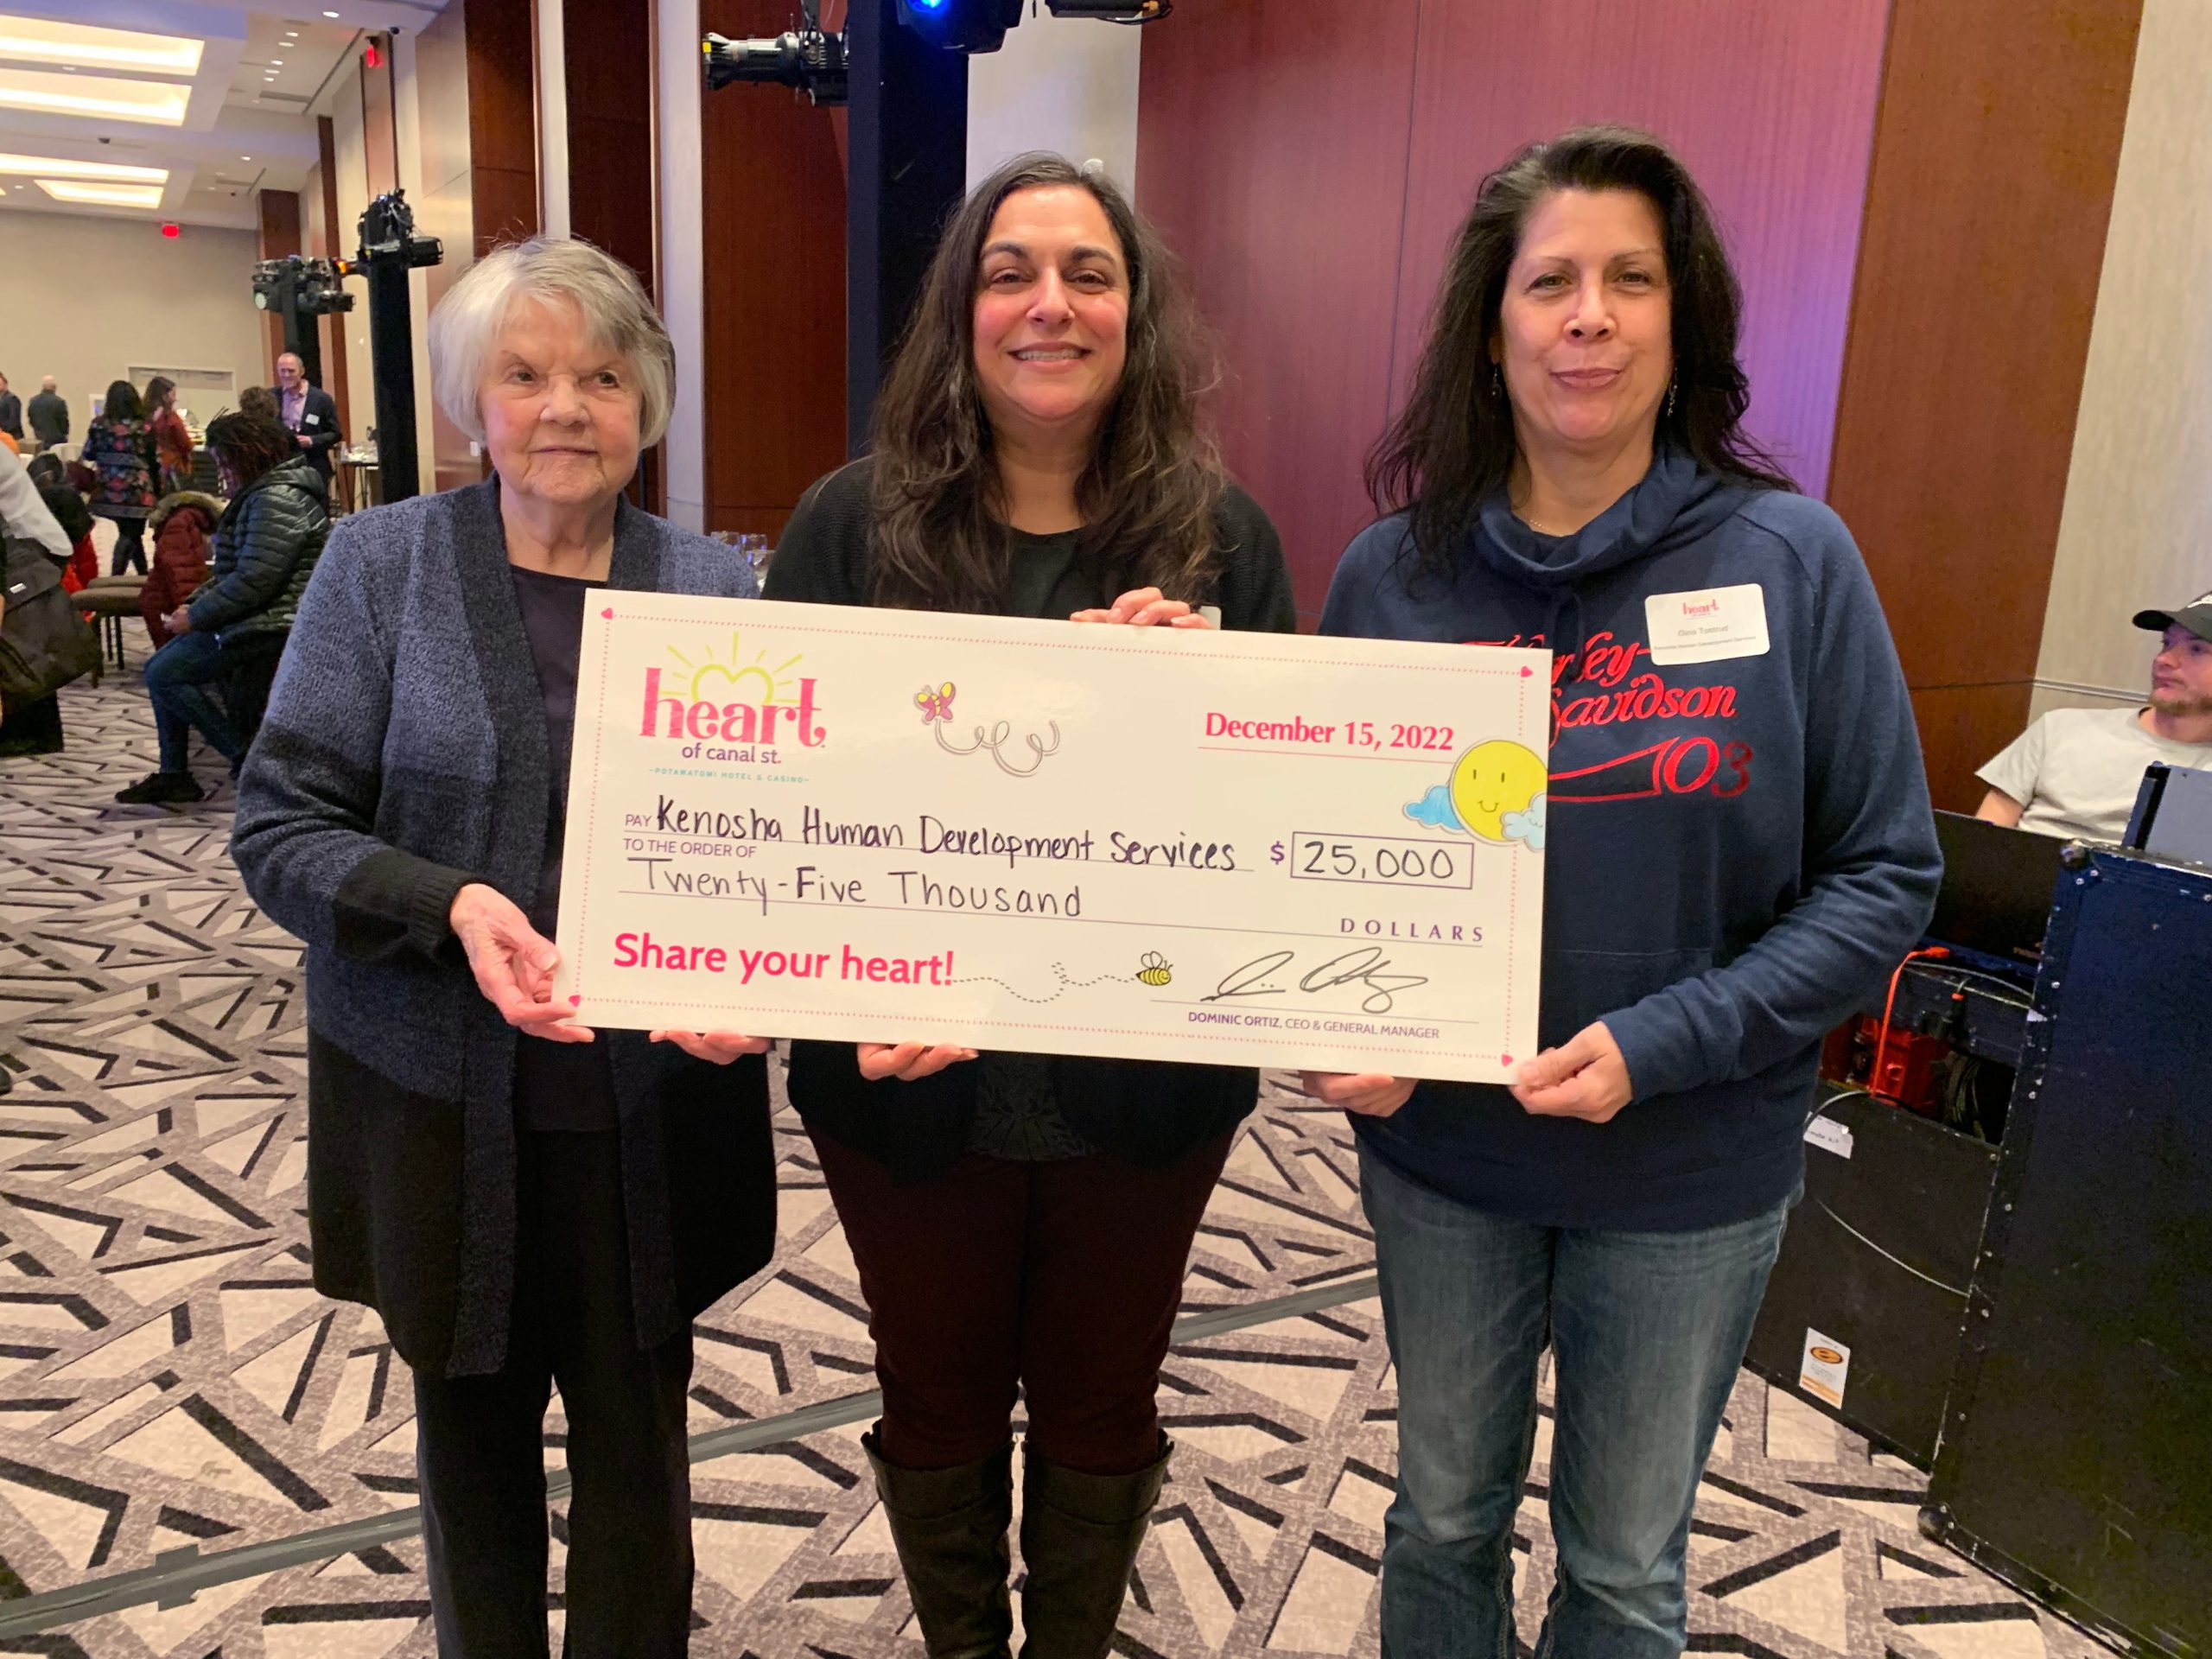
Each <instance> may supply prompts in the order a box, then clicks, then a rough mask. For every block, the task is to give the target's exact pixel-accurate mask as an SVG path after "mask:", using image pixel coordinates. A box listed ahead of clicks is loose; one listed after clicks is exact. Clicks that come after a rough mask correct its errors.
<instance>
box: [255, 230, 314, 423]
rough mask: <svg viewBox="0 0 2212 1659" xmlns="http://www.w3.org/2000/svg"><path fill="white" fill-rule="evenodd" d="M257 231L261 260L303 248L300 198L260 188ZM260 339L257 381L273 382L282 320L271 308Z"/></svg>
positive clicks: (282, 331)
mask: <svg viewBox="0 0 2212 1659" xmlns="http://www.w3.org/2000/svg"><path fill="white" fill-rule="evenodd" d="M254 204H255V209H256V213H257V220H258V226H259V232H260V234H259V236H258V238H257V248H256V253H255V257H257V258H261V259H283V258H286V257H289V256H290V255H292V254H296V253H304V252H306V251H307V248H306V245H305V244H304V243H303V242H302V240H301V237H300V198H299V196H298V195H297V194H296V193H295V192H293V191H289V190H264V191H263V192H261V194H259V195H257V196H256V197H255V198H254ZM261 333H262V341H263V351H262V358H263V362H262V365H261V367H262V372H263V373H264V375H266V376H267V377H268V378H266V379H264V381H263V382H262V383H261V384H262V385H264V386H273V385H276V384H277V354H278V353H281V352H283V349H284V320H283V318H282V317H280V316H278V315H277V314H276V313H275V312H274V311H269V312H264V313H263V315H262V319H261Z"/></svg>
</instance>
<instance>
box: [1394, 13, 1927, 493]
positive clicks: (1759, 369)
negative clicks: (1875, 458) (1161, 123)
mask: <svg viewBox="0 0 2212 1659" xmlns="http://www.w3.org/2000/svg"><path fill="white" fill-rule="evenodd" d="M1888 12H1889V0H1825V3H1822V4H1820V5H1783V6H1777V5H1774V4H1771V3H1770V0H1664V3H1658V4H1655V3H1652V0H1554V3H1551V4H1548V5H1544V6H1537V7H1531V8H1522V7H1517V6H1515V7H1507V6H1503V5H1494V4H1482V5H1468V4H1464V3H1453V0H1424V4H1423V6H1422V10H1421V70H1420V79H1419V83H1418V85H1417V86H1416V89H1415V92H1414V142H1413V149H1412V155H1413V163H1412V167H1411V168H1410V171H1409V175H1408V179H1407V183H1406V236H1405V259H1404V264H1403V274H1402V281H1401V282H1400V284H1399V288H1398V334H1397V340H1398V352H1397V362H1398V374H1397V377H1396V381H1395V384H1394V385H1393V387H1392V393H1393V397H1394V399H1395V397H1401V396H1402V395H1403V392H1404V389H1405V383H1406V379H1407V377H1408V372H1409V369H1410V366H1411V365H1412V363H1413V362H1414V359H1415V357H1416V356H1417V354H1418V353H1419V351H1420V341H1421V337H1422V335H1423V334H1424V333H1425V331H1426V325H1427V313H1428V308H1429V306H1430V304H1431V302H1433V298H1434V296H1435V289H1436V283H1437V279H1438V277H1439V276H1440V273H1441V271H1442V270H1443V267H1444V260H1445V256H1446V251H1447V249H1448V247H1449V245H1450V242H1451V239H1452V236H1453V234H1454V233H1455V232H1457V231H1458V229H1459V224H1460V222H1461V220H1462V219H1465V215H1466V212H1467V208H1468V207H1469V206H1470V205H1471V203H1472V201H1473V200H1474V194H1475V188H1476V186H1477V184H1478V182H1479V181H1481V179H1482V177H1483V175H1484V174H1486V173H1488V172H1489V171H1490V170H1491V169H1492V168H1496V167H1497V165H1499V163H1501V162H1503V161H1504V160H1505V159H1506V158H1507V157H1508V156H1510V155H1511V154H1512V153H1513V152H1514V151H1515V150H1516V149H1519V148H1520V147H1521V146H1522V144H1523V143H1528V142H1529V141H1530V140H1532V139H1538V138H1548V137H1553V136H1554V135H1556V134H1558V133H1560V132H1562V131H1565V130H1567V128H1569V127H1573V126H1580V125H1582V124H1586V123H1588V122H1594V121H1618V122H1625V123H1627V124H1630V125H1632V126H1640V127H1644V128H1648V129H1649V130H1651V131H1653V132H1656V134H1658V136H1659V137H1662V139H1664V140H1665V141H1666V142H1667V143H1669V145H1671V146H1672V147H1673V148H1674V149H1675V151H1676V152H1677V153H1678V154H1679V155H1681V157H1682V159H1683V160H1684V161H1685V162H1687V163H1688V166H1689V168H1690V170H1691V172H1692V173H1693V174H1694V175H1696V177H1697V180H1698V182H1699V183H1700V186H1702V187H1703V188H1704V190H1705V192H1706V194H1707V197H1708V198H1709V199H1710V200H1711V201H1712V202H1713V207H1714V210H1715V212H1716V213H1718V214H1719V218H1720V221H1721V226H1722V232H1723V235H1724V237H1725V238H1726V242H1727V246H1728V251H1729V257H1730V259H1731V261H1732V263H1733V264H1734V265H1735V267H1736V273H1737V276H1738V278H1739V279H1740V280H1741V281H1742V283H1743V285H1744V290H1745V330H1744V339H1743V344H1742V349H1741V357H1742V360H1743V364H1744V368H1745V373H1746V374H1748V375H1749V376H1750V378H1751V413H1750V416H1749V417H1748V420H1747V424H1748V425H1749V427H1750V428H1751V430H1752V431H1753V432H1754V433H1755V434H1756V435H1758V436H1759V437H1760V438H1762V439H1763V440H1764V441H1765V442H1768V443H1769V444H1770V445H1773V446H1774V447H1776V448H1777V450H1778V451H1779V452H1780V453H1781V454H1782V455H1783V460H1784V461H1785V463H1786V464H1787V465H1788V466H1789V470H1790V471H1791V473H1792V474H1794V475H1795V476H1796V479H1797V480H1798V481H1799V483H1800V484H1801V485H1802V486H1803V487H1804V488H1806V489H1807V490H1808V491H1811V492H1812V493H1815V494H1818V493H1821V489H1822V488H1823V486H1825V485H1826V483H1827V470H1828V451H1829V446H1830V442H1831V438H1832V435H1833V430H1834V418H1835V400H1836V386H1837V384H1838V380H1839V378H1840V373H1841V370H1842V365H1843V355H1844V334H1845V328H1846V323H1847V318H1848V315H1849V311H1850V305H1851V292H1852V270H1853V263H1854V260H1855V258H1856V256H1857V251H1858V226H1859V207H1860V204H1861V202H1862V201H1863V200H1864V198H1865V195H1866V166H1867V158H1868V156H1869V153H1870V151H1871V149H1872V139H1873V131H1874V109H1875V101H1876V96H1877V92H1878V87H1879V85H1880V79H1881V66H1882V45H1883V32H1884V26H1885V21H1886V19H1887V16H1888Z"/></svg>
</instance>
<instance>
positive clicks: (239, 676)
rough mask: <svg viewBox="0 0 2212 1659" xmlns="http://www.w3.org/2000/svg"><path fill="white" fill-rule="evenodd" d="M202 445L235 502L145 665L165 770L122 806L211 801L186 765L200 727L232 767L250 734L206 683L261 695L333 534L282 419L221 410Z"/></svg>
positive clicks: (317, 485)
mask: <svg viewBox="0 0 2212 1659" xmlns="http://www.w3.org/2000/svg"><path fill="white" fill-rule="evenodd" d="M207 448H208V450H209V451H210V453H212V454H213V455H214V457H215V465H216V467H217V468H218V470H219V472H220V473H221V474H222V479H223V489H224V491H225V493H226V494H227V495H228V496H229V497H230V505H229V506H228V507H226V508H225V509H224V511H223V517H222V519H221V521H220V522H219V524H217V525H216V526H215V535H214V540H213V545H212V546H211V548H210V549H209V555H210V556H209V560H208V576H207V581H206V582H203V583H202V584H201V585H200V588H198V589H197V590H196V591H195V592H194V594H193V595H192V597H191V598H190V599H189V600H188V601H186V602H185V603H184V604H182V605H180V606H178V607H177V608H176V609H175V611H173V612H171V613H169V615H168V617H167V618H165V619H164V621H165V622H166V625H167V626H168V629H169V631H170V632H172V633H174V634H175V635H176V636H177V637H176V638H175V639H171V640H170V641H169V642H168V644H167V645H163V646H162V648H161V649H160V650H159V651H157V652H155V653H154V656H153V658H152V660H151V661H149V663H148V664H146V695H147V696H149V698H151V699H152V701H153V704H154V721H155V726H156V729H157V731H158V732H159V734H160V739H161V770H160V771H158V772H154V773H153V774H151V775H150V776H149V777H146V778H143V779H140V780H139V781H138V782H137V783H135V784H133V785H130V788H128V789H124V790H120V791H118V792H117V794H116V799H117V800H118V801H120V802H122V803H124V804H125V805H131V806H138V805H149V804H163V805H166V804H181V803H184V802H188V801H196V800H200V799H201V798H203V797H205V795H206V794H207V791H206V790H205V789H203V788H201V787H200V782H199V780H198V779H195V778H194V777H193V775H192V771H191V767H190V766H189V765H188V751H189V748H190V745H191V737H192V729H193V728H194V727H197V728H199V730H200V734H201V735H202V736H204V737H205V738H206V739H207V741H208V743H209V745H210V746H211V747H213V748H214V749H215V751H216V752H217V753H219V754H220V755H222V757H223V758H224V759H225V760H228V761H229V762H230V763H231V769H232V772H233V773H235V772H237V770H238V764H239V762H240V761H241V760H244V759H245V751H246V746H247V745H248V744H249V743H250V742H251V741H252V736H253V734H252V733H251V731H250V730H245V729H242V728H241V727H240V725H239V722H238V719H237V714H238V710H237V709H234V708H232V707H231V706H228V705H227V704H226V702H219V701H218V700H217V698H216V697H215V696H213V694H212V692H211V690H210V688H211V687H212V686H216V685H219V684H223V683H231V684H232V685H238V684H240V683H244V684H245V688H246V691H247V697H246V700H247V701H250V702H258V701H259V698H258V696H254V695H253V689H252V688H253V686H254V685H255V684H256V683H257V685H258V687H259V690H260V692H261V694H262V695H265V694H266V689H267V683H268V679H269V677H270V675H271V674H273V673H274V671H275V670H276V665H277V658H278V656H279V655H280V654H281V653H282V652H283V649H284V641H285V639H287V637H289V634H290V632H291V629H292V619H293V618H294V617H295V616H296V615H297V614H298V613H299V608H300V596H301V595H302V594H304V593H305V592H306V591H307V586H308V576H309V575H311V574H313V572H314V569H315V560H316V559H317V558H319V557H320V556H321V553H322V543H323V540H324V538H325V537H327V536H328V535H329V533H330V508H329V505H328V500H327V495H326V493H325V492H324V489H323V484H322V475H321V474H320V473H318V472H317V471H316V470H315V464H314V462H313V461H310V460H309V459H308V456H307V455H305V454H302V452H301V450H300V446H299V444H298V442H297V441H296V439H295V438H294V437H293V435H292V434H291V433H290V432H289V431H287V430H286V429H284V427H283V425H282V424H281V423H277V422H275V421H269V420H264V419H262V418H259V417H257V416H251V415H244V414H238V415H219V416H216V417H215V418H214V419H213V421H211V422H209V423H208V426H207Z"/></svg>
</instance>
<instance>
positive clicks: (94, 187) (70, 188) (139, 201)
mask: <svg viewBox="0 0 2212 1659" xmlns="http://www.w3.org/2000/svg"><path fill="white" fill-rule="evenodd" d="M37 182H38V188H40V189H41V190H43V191H45V192H46V194H48V195H49V196H52V197H53V198H54V200H56V201H73V202H77V203H79V204H81V205H83V206H86V207H160V206H161V205H162V192H161V188H160V187H159V186H157V185H151V184H73V183H70V182H68V181H66V180H62V179H41V180H39V181H37Z"/></svg>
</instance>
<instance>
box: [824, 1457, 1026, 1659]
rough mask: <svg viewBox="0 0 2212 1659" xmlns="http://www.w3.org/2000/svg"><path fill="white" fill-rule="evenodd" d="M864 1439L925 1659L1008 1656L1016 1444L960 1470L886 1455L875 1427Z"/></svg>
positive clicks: (997, 1658) (1011, 1625) (1011, 1629)
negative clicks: (905, 1464) (913, 1465)
mask: <svg viewBox="0 0 2212 1659" xmlns="http://www.w3.org/2000/svg"><path fill="white" fill-rule="evenodd" d="M861 1446H862V1447H864V1448H865V1449H866V1450H867V1452H868V1462H869V1463H870V1464H872V1465H874V1468H875V1490H876V1491H877V1493H878V1495H879V1496H880V1497H881V1498H882V1499H883V1513H884V1515H885V1516H886V1517H887V1519H888V1520H889V1521H890V1522H891V1540H892V1542H893V1543H894V1544H896V1545H897V1546H898V1549H899V1567H900V1568H901V1569H903V1570H904V1572H905V1573H906V1590H907V1593H908V1594H909V1595H911V1596H912V1598H913V1602H914V1618H915V1619H916V1621H917V1622H918V1624H920V1625H921V1627H922V1641H923V1643H924V1645H925V1646H926V1647H927V1648H928V1649H929V1654H930V1659H1007V1654H1008V1651H1009V1649H1008V1648H1007V1641H1008V1638H1010V1637H1012V1636H1013V1634H1014V1605H1013V1601H1012V1599H1011V1598H1010V1597H1009V1596H1008V1594H1007V1567H1008V1566H1009V1560H1008V1556H1007V1539H1006V1533H1007V1525H1008V1523H1009V1522H1012V1520H1013V1519H1014V1447H1013V1446H1011V1445H1008V1446H1007V1447H1005V1448H1004V1449H1003V1450H1001V1451H998V1452H993V1453H991V1455H990V1456H989V1457H988V1458H985V1459H982V1461H981V1462H980V1463H969V1464H963V1465H961V1466H960V1467H959V1468H957V1469H902V1468H900V1467H899V1465H896V1464H893V1463H887V1462H885V1461H884V1458H883V1453H882V1451H881V1450H880V1446H879V1445H878V1443H877V1440H876V1437H875V1433H874V1431H873V1430H871V1431H870V1432H869V1433H867V1434H865V1435H863V1436H862V1437H861ZM1025 1536H1026V1535H1025Z"/></svg>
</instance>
